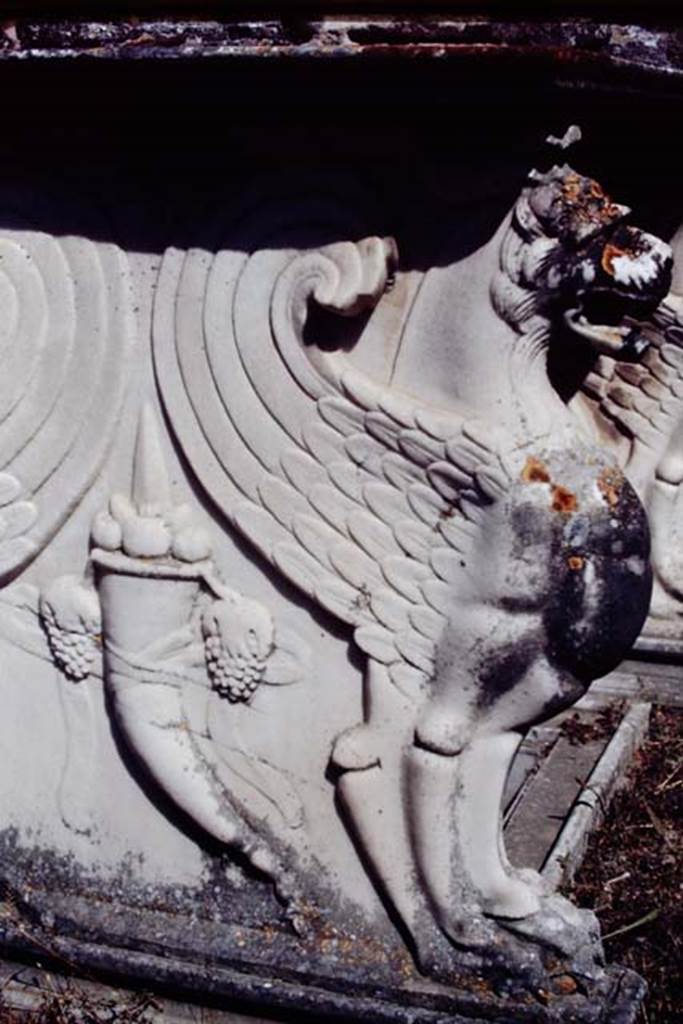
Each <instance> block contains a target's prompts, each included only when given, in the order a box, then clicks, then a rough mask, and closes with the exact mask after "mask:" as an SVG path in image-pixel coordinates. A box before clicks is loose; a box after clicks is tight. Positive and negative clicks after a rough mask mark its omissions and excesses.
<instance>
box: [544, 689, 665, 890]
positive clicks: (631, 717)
mask: <svg viewBox="0 0 683 1024" xmlns="http://www.w3.org/2000/svg"><path fill="white" fill-rule="evenodd" d="M651 710H652V705H651V704H648V703H645V702H639V703H637V704H632V705H631V707H630V708H629V709H628V711H627V712H626V714H625V715H624V717H623V718H622V720H621V722H620V723H619V725H618V726H617V729H616V731H615V732H614V735H613V736H612V738H611V740H610V741H609V743H608V744H607V746H606V747H605V750H604V751H603V753H602V756H601V757H600V758H599V759H598V762H597V764H596V765H595V768H594V769H593V771H592V772H591V774H590V776H589V778H588V780H587V781H586V783H585V785H584V786H583V788H582V790H581V793H580V794H579V796H578V798H577V801H576V803H575V804H574V807H573V808H572V810H571V812H570V814H569V817H568V818H567V820H566V822H565V824H564V827H563V828H562V831H561V832H560V834H559V836H558V838H557V841H556V843H555V846H554V847H553V849H552V850H551V852H550V854H549V856H548V859H547V860H546V863H545V864H544V866H543V871H542V874H543V876H544V878H546V879H547V881H548V882H549V883H550V884H551V885H553V886H559V885H562V884H563V883H566V882H569V881H571V880H572V878H573V877H574V873H575V872H576V870H577V868H578V867H579V865H580V863H581V861H582V859H583V855H584V852H585V849H586V844H587V842H588V836H589V835H590V833H591V832H592V831H593V830H594V829H595V828H597V827H598V825H599V824H600V822H601V821H602V819H603V818H604V816H605V813H606V811H607V808H608V806H609V803H610V800H611V799H612V797H613V796H614V794H615V792H616V791H617V789H618V788H619V786H620V785H622V784H623V782H624V778H625V769H626V767H627V765H628V764H629V762H630V760H631V759H632V757H633V755H634V753H635V752H636V750H637V749H638V747H639V746H640V745H641V743H642V742H643V740H644V739H645V736H646V735H647V729H648V724H649V721H650V711H651Z"/></svg>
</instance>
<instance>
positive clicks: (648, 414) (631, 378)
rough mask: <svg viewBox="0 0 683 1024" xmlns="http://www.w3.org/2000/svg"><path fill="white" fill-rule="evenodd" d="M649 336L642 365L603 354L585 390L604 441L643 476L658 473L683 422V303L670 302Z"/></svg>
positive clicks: (674, 299)
mask: <svg viewBox="0 0 683 1024" xmlns="http://www.w3.org/2000/svg"><path fill="white" fill-rule="evenodd" d="M648 337H649V338H650V347H649V348H648V350H647V351H646V353H645V356H644V357H643V359H642V361H641V362H640V363H622V362H619V361H617V360H614V359H611V358H609V357H608V356H601V357H600V358H599V359H598V361H597V363H596V364H595V367H594V368H593V370H592V371H591V373H589V374H588V376H587V377H586V380H585V381H584V383H583V388H582V390H583V393H584V396H585V398H586V399H587V402H588V404H589V407H590V408H591V410H592V414H593V417H594V422H595V425H596V426H597V428H598V430H599V433H600V435H601V439H602V440H603V442H607V443H608V444H611V446H612V447H614V448H616V450H617V452H620V454H621V461H622V463H623V465H624V468H625V469H626V470H627V471H629V470H631V471H632V472H633V471H636V473H637V474H642V475H643V477H644V476H646V475H647V473H648V472H650V473H653V472H654V471H655V469H656V468H657V466H658V465H659V463H660V460H661V459H662V457H663V455H664V453H665V451H666V449H667V446H668V444H669V441H670V439H671V436H672V432H673V431H674V430H676V427H677V426H678V424H679V422H680V421H681V419H682V418H683V300H681V299H680V298H679V297H678V296H674V295H669V296H668V297H667V299H665V300H664V302H663V303H662V304H661V306H660V307H659V309H658V311H657V313H656V314H655V318H654V322H653V324H652V325H651V327H650V328H648Z"/></svg>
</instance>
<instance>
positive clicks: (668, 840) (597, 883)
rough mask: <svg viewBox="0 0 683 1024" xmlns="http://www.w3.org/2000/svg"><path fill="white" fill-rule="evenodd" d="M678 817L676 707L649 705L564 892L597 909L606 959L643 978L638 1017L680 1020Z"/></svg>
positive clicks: (682, 915)
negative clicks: (642, 733) (624, 768)
mask: <svg viewBox="0 0 683 1024" xmlns="http://www.w3.org/2000/svg"><path fill="white" fill-rule="evenodd" d="M682 821H683V712H682V711H681V710H680V709H673V708H663V707H655V708H654V709H653V712H652V718H651V722H650V733H649V736H648V738H647V740H646V741H645V742H644V744H643V745H642V747H641V749H640V750H639V751H638V753H637V754H636V755H635V758H634V763H633V765H632V766H631V769H630V771H629V777H628V783H627V785H626V786H625V787H624V789H623V790H622V791H621V792H619V793H618V794H617V795H616V796H615V798H614V801H613V803H612V804H611V806H610V808H609V811H608V813H607V817H606V819H605V822H604V824H603V825H602V827H601V828H600V830H599V831H598V832H596V833H595V834H594V835H593V836H591V838H590V840H589V845H588V850H587V853H586V857H585V859H584V861H583V863H582V865H581V868H580V870H579V872H578V874H577V876H576V879H575V881H574V884H573V885H572V887H571V889H570V890H569V891H568V895H569V896H571V898H572V899H574V900H575V901H576V902H577V903H578V904H579V905H581V906H584V907H590V908H591V909H592V910H594V911H595V912H596V913H597V915H598V917H599V919H600V924H601V926H602V932H603V936H604V939H605V952H606V954H607V959H608V960H610V961H613V962H616V963H620V964H624V965H625V966H628V967H631V968H632V969H633V970H635V971H637V972H638V973H639V974H641V975H642V976H643V977H644V978H645V979H646V981H647V983H648V986H649V995H648V997H647V999H646V1002H645V1005H644V1006H643V1007H642V1009H641V1011H640V1017H639V1024H674V1022H678V1021H680V1020H681V992H682V991H683V988H682V987H681V977H680V974H681V961H682V954H683V907H682V901H681V896H682V895H683V835H682V833H681V822H682Z"/></svg>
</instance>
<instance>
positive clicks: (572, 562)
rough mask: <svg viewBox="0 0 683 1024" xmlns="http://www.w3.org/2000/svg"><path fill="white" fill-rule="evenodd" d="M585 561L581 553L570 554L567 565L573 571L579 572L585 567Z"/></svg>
mask: <svg viewBox="0 0 683 1024" xmlns="http://www.w3.org/2000/svg"><path fill="white" fill-rule="evenodd" d="M584 563H585V559H584V558H582V557H581V555H570V556H569V558H568V559H567V565H568V566H569V568H570V569H572V570H573V572H579V571H580V570H581V569H583V566H584Z"/></svg>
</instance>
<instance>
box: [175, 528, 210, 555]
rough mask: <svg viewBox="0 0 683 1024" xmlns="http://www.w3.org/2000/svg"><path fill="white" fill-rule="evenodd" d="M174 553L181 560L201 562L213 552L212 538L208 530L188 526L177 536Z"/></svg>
mask: <svg viewBox="0 0 683 1024" xmlns="http://www.w3.org/2000/svg"><path fill="white" fill-rule="evenodd" d="M173 554H174V555H175V557H176V558H178V559H179V560H180V561H181V562H201V561H202V560H203V559H205V558H208V557H209V555H210V554H211V540H210V538H209V535H208V533H207V532H206V530H202V529H201V527H197V526H194V527H193V526H188V527H185V529H183V530H180V532H179V533H178V534H177V535H176V536H175V538H174V540H173Z"/></svg>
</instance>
